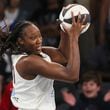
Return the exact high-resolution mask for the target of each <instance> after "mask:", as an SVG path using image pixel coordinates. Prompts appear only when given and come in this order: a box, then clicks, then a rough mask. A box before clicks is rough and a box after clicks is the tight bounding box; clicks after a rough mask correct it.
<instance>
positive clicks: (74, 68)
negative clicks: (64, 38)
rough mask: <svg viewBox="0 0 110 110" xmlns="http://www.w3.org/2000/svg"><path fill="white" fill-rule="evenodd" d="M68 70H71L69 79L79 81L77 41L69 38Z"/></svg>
mask: <svg viewBox="0 0 110 110" xmlns="http://www.w3.org/2000/svg"><path fill="white" fill-rule="evenodd" d="M67 68H68V70H71V72H70V73H71V77H72V79H74V80H77V79H79V70H80V53H79V46H78V39H77V40H76V39H74V38H73V37H71V38H69V53H68V64H67Z"/></svg>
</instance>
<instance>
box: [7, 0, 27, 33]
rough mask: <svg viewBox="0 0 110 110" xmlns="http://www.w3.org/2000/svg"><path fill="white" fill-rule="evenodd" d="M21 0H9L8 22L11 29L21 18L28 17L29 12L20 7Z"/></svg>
mask: <svg viewBox="0 0 110 110" xmlns="http://www.w3.org/2000/svg"><path fill="white" fill-rule="evenodd" d="M20 3H21V1H20V0H8V5H7V9H6V11H5V14H6V22H7V24H8V25H9V26H10V31H12V30H13V27H14V25H15V24H16V22H18V21H20V20H25V19H26V18H27V17H28V14H27V12H26V11H25V10H21V8H20Z"/></svg>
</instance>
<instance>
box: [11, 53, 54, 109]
mask: <svg viewBox="0 0 110 110" xmlns="http://www.w3.org/2000/svg"><path fill="white" fill-rule="evenodd" d="M42 55H43V58H44V60H47V61H49V62H50V61H51V60H50V58H49V56H48V55H46V54H44V53H42ZM23 56H27V55H12V64H13V71H12V73H13V90H12V94H11V101H12V103H13V105H14V106H16V107H18V108H19V109H23V110H55V96H54V88H53V82H54V81H53V80H51V79H48V78H46V77H43V76H41V75H39V74H38V75H37V76H36V77H35V78H34V79H32V80H26V79H24V78H22V77H21V76H20V75H19V73H18V72H17V70H16V64H17V62H18V61H19V60H20V59H21V58H22V57H23ZM30 65H31V64H30Z"/></svg>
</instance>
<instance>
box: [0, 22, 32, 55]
mask: <svg viewBox="0 0 110 110" xmlns="http://www.w3.org/2000/svg"><path fill="white" fill-rule="evenodd" d="M28 25H32V23H31V22H28V21H20V22H18V23H17V24H16V25H15V27H14V29H13V31H12V32H11V33H5V34H6V35H4V36H5V37H4V36H3V32H2V34H0V35H1V36H0V56H2V55H3V54H4V53H5V52H6V51H7V50H10V52H13V53H18V52H20V51H19V49H18V46H17V45H16V41H17V39H18V38H19V37H22V33H23V29H24V28H25V27H26V26H28ZM2 37H3V38H4V39H2Z"/></svg>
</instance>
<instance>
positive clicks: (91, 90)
mask: <svg viewBox="0 0 110 110" xmlns="http://www.w3.org/2000/svg"><path fill="white" fill-rule="evenodd" d="M99 91H100V86H98V85H97V83H96V82H94V81H92V80H91V81H88V82H84V83H83V84H82V92H83V94H84V95H85V96H86V97H87V98H94V97H96V96H97V94H98V92H99Z"/></svg>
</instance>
